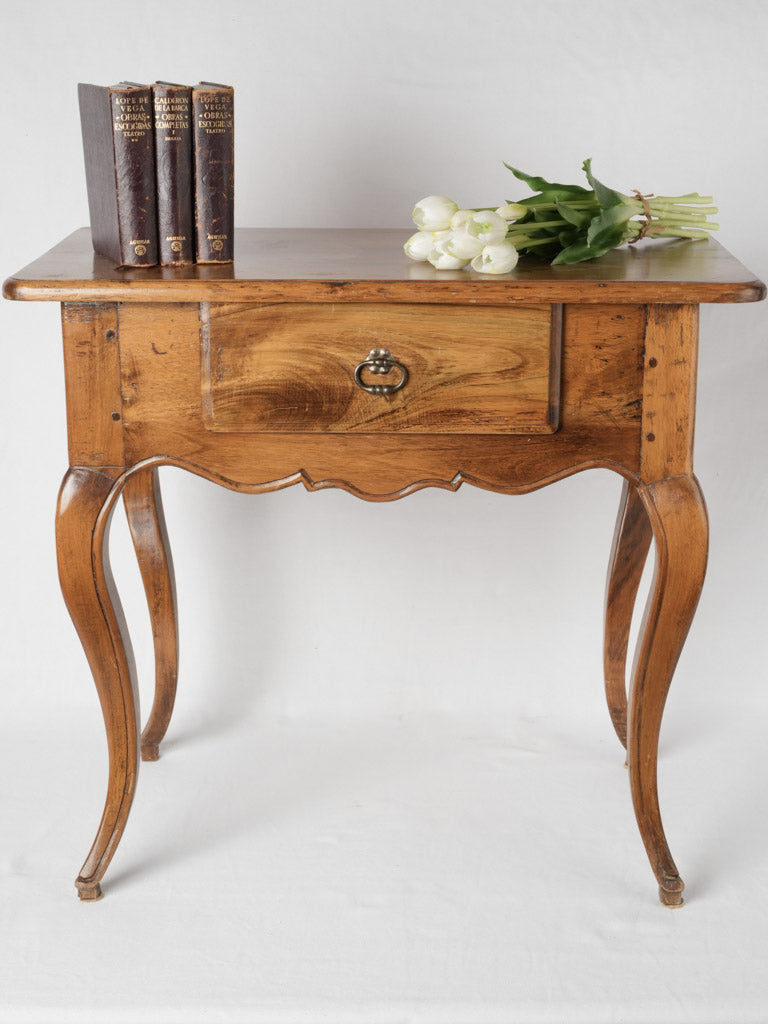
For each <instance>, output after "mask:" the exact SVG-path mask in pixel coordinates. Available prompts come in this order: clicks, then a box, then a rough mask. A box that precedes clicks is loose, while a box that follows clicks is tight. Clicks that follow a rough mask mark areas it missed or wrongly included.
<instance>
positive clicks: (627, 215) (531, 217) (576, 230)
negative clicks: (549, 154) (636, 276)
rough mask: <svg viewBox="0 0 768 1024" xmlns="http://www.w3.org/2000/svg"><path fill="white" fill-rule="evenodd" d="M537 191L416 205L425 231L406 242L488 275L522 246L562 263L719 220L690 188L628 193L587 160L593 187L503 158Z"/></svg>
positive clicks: (421, 252) (705, 233) (696, 234)
mask: <svg viewBox="0 0 768 1024" xmlns="http://www.w3.org/2000/svg"><path fill="white" fill-rule="evenodd" d="M504 166H505V167H507V168H508V169H509V170H510V171H512V173H513V174H514V175H515V177H516V178H519V179H520V181H524V182H525V183H526V184H527V185H528V186H529V188H530V189H531V190H532V191H533V192H534V193H535V194H534V195H532V196H528V197H527V198H526V199H521V200H519V201H517V202H512V201H507V202H506V203H505V204H503V205H502V206H498V207H495V208H494V207H473V208H471V209H459V207H458V205H457V204H456V203H455V202H454V201H453V200H452V199H448V198H446V197H445V196H427V197H426V199H422V200H421V201H420V202H418V203H417V204H416V206H415V207H414V210H413V214H412V216H413V220H414V223H415V224H416V227H417V228H419V230H418V231H417V232H416V234H414V235H411V237H410V238H409V239H408V241H407V242H406V243H405V246H404V249H405V253H406V255H407V256H409V257H410V258H411V259H413V260H428V261H429V262H430V263H431V264H432V266H433V267H436V268H437V269H438V270H460V269H462V268H464V267H467V266H471V267H472V269H473V270H477V271H479V272H480V273H484V274H506V273H508V272H509V271H510V270H512V269H513V268H514V267H515V265H516V264H517V260H518V257H519V256H520V255H521V254H523V253H534V254H536V255H537V256H539V257H541V258H543V259H546V260H548V261H549V262H550V263H552V264H557V263H581V262H583V261H584V260H592V259H596V258H597V257H599V256H603V255H604V254H605V253H607V252H609V251H610V250H611V249H615V248H616V247H617V246H619V245H622V244H623V243H624V242H629V243H630V244H633V243H635V242H638V241H640V239H641V238H708V237H709V232H710V231H713V230H715V229H716V228H717V227H719V225H718V224H715V223H714V222H713V221H710V220H708V219H707V217H708V216H709V215H710V214H713V213H717V207H716V206H712V205H711V204H712V196H701V195H699V193H698V192H690V193H688V194H687V195H683V196H656V195H653V194H652V193H650V194H647V193H646V194H643V193H642V192H640V191H639V190H637V189H635V190H634V191H633V192H632V194H631V195H624V194H623V193H622V192H617V191H616V190H615V189H612V188H609V187H608V186H607V185H603V184H602V182H600V181H598V180H597V178H595V177H594V175H593V174H592V161H591V160H585V161H584V165H583V167H584V173H585V174H586V177H587V182H588V183H589V186H590V188H584V187H583V186H581V185H562V184H558V183H556V182H551V181H546V180H545V179H544V178H541V177H538V176H536V175H531V174H524V173H523V172H522V171H519V170H517V169H516V168H515V167H510V165H509V164H504Z"/></svg>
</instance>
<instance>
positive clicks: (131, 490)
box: [123, 469, 179, 761]
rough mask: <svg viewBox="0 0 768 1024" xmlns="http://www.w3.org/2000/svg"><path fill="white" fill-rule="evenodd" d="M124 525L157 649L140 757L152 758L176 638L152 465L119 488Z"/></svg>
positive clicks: (170, 698)
mask: <svg viewBox="0 0 768 1024" xmlns="http://www.w3.org/2000/svg"><path fill="white" fill-rule="evenodd" d="M123 501H124V503H125V512H126V516H127V517H128V526H129V528H130V531H131V537H132V538H133V545H134V548H135V549H136V558H137V560H138V563H139V569H140V571H141V578H142V580H143V582H144V592H145V593H146V595H147V605H148V606H149V617H150V621H151V623H152V637H153V640H154V647H155V699H154V701H153V704H152V711H151V713H150V716H149V720H148V721H147V724H146V725H145V727H144V732H143V733H142V736H141V756H142V759H143V760H144V761H156V760H157V759H158V757H159V747H160V741H161V740H162V738H163V736H165V733H166V730H167V728H168V723H169V722H170V720H171V714H172V712H173V704H174V701H175V699H176V682H177V679H178V672H179V640H178V627H177V617H176V584H175V580H174V574H173V561H172V559H171V549H170V546H169V543H168V533H167V530H166V526H165V517H164V515H163V502H162V498H161V495H160V481H159V479H158V474H157V470H156V469H148V470H145V471H144V472H141V473H137V474H136V475H134V476H132V477H130V478H129V479H128V480H127V481H126V484H125V487H124V489H123Z"/></svg>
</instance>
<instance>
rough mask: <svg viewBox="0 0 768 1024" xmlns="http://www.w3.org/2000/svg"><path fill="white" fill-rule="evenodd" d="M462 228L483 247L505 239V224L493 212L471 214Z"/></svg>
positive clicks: (484, 211) (480, 211) (482, 211)
mask: <svg viewBox="0 0 768 1024" xmlns="http://www.w3.org/2000/svg"><path fill="white" fill-rule="evenodd" d="M464 227H465V228H466V230H467V231H468V232H469V233H470V235H474V237H475V238H477V239H479V240H480V241H481V242H482V243H483V245H496V243H497V242H503V241H504V239H505V238H506V237H507V222H506V221H505V220H504V218H503V217H500V216H499V215H498V213H495V212H494V211H493V210H479V211H477V212H476V213H473V214H472V216H471V217H469V218H468V220H467V221H466V223H465V225H464Z"/></svg>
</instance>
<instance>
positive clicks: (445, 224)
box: [411, 196, 459, 231]
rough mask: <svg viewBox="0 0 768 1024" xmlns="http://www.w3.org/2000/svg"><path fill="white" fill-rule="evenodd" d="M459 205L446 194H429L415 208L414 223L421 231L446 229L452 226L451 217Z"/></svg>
mask: <svg viewBox="0 0 768 1024" xmlns="http://www.w3.org/2000/svg"><path fill="white" fill-rule="evenodd" d="M458 208H459V207H458V205H457V204H456V203H454V201H453V200H452V199H448V198H447V197H446V196H427V197H426V198H425V199H421V200H419V202H418V203H416V205H415V206H414V208H413V213H412V214H411V216H412V217H413V223H414V224H415V225H416V227H417V228H419V229H420V230H421V231H444V230H446V229H447V228H449V227H450V226H451V217H452V216H453V215H454V213H456V211H457V210H458Z"/></svg>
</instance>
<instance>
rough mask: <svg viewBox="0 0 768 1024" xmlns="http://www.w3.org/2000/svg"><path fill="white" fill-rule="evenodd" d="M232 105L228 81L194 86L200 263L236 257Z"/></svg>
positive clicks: (196, 202)
mask: <svg viewBox="0 0 768 1024" xmlns="http://www.w3.org/2000/svg"><path fill="white" fill-rule="evenodd" d="M234 107H235V96H234V90H233V89H232V88H231V86H226V85H214V84H211V83H208V82H201V83H200V84H199V85H197V86H195V87H194V88H193V90H192V116H193V125H194V127H193V135H194V164H195V258H196V259H197V262H198V263H229V262H231V260H232V259H233V258H234V234H235V122H234V114H235V110H234Z"/></svg>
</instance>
